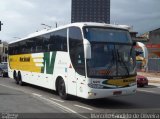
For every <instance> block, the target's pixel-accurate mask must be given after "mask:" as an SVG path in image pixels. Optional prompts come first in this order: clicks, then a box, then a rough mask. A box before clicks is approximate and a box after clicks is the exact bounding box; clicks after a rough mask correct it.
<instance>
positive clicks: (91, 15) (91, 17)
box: [71, 0, 110, 23]
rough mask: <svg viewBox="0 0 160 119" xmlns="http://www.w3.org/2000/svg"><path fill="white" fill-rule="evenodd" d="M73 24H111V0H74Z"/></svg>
mask: <svg viewBox="0 0 160 119" xmlns="http://www.w3.org/2000/svg"><path fill="white" fill-rule="evenodd" d="M71 12H72V13H71V14H72V18H71V22H72V23H74V22H100V23H110V0H72V11H71Z"/></svg>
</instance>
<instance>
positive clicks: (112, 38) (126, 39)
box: [84, 27, 132, 43]
mask: <svg viewBox="0 0 160 119" xmlns="http://www.w3.org/2000/svg"><path fill="white" fill-rule="evenodd" d="M84 34H85V37H86V38H87V39H88V40H89V41H99V42H119V43H132V40H131V37H130V35H129V32H128V31H126V30H122V29H113V28H101V27H100V28H99V27H96V28H94V27H85V28H84Z"/></svg>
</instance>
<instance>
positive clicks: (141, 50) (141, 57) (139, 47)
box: [135, 42, 148, 71]
mask: <svg viewBox="0 0 160 119" xmlns="http://www.w3.org/2000/svg"><path fill="white" fill-rule="evenodd" d="M135 49H136V62H137V71H147V70H148V49H147V47H146V45H145V44H144V43H142V42H137V43H136V46H135Z"/></svg>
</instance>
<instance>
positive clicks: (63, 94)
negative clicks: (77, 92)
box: [58, 79, 68, 100]
mask: <svg viewBox="0 0 160 119" xmlns="http://www.w3.org/2000/svg"><path fill="white" fill-rule="evenodd" d="M58 94H59V96H60V97H61V98H62V99H64V100H67V99H68V95H67V93H66V86H65V82H64V80H63V79H59V81H58Z"/></svg>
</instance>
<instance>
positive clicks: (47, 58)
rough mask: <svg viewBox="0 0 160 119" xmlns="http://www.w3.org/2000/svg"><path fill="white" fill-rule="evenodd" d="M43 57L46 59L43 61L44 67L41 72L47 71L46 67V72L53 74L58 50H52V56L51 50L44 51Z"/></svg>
mask: <svg viewBox="0 0 160 119" xmlns="http://www.w3.org/2000/svg"><path fill="white" fill-rule="evenodd" d="M50 57H51V58H50ZM43 59H44V62H43V65H44V67H42V69H41V73H45V69H46V74H53V71H54V64H55V59H56V52H52V56H50V52H46V53H44V58H43ZM50 59H51V61H50Z"/></svg>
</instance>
